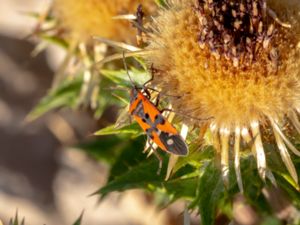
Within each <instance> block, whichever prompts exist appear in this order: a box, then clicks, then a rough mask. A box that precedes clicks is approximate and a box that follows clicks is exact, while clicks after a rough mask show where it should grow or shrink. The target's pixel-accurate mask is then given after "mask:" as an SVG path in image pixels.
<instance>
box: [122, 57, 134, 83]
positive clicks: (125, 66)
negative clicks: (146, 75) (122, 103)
mask: <svg viewBox="0 0 300 225" xmlns="http://www.w3.org/2000/svg"><path fill="white" fill-rule="evenodd" d="M123 63H124V68H125V70H126V73H127V76H128V78H129V80H130V83H131V85H132V86H133V87H135V84H134V82H133V80H132V78H131V76H130V74H129V72H128V67H127V63H126V58H125V52H124V51H123Z"/></svg>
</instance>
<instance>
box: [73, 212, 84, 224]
mask: <svg viewBox="0 0 300 225" xmlns="http://www.w3.org/2000/svg"><path fill="white" fill-rule="evenodd" d="M82 217H83V212H82V213H81V214H80V216H79V218H78V219H77V220H76V221H75V223H73V225H81V221H82Z"/></svg>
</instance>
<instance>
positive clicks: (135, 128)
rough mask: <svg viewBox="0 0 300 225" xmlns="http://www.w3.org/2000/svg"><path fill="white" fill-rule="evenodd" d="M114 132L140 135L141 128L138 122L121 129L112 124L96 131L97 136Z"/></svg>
mask: <svg viewBox="0 0 300 225" xmlns="http://www.w3.org/2000/svg"><path fill="white" fill-rule="evenodd" d="M112 134H131V135H135V136H139V135H140V134H141V128H140V126H139V125H138V124H137V123H133V124H130V125H128V126H125V127H121V128H119V129H117V128H115V125H111V126H108V127H105V128H103V129H101V130H98V131H96V132H95V135H97V136H102V135H112Z"/></svg>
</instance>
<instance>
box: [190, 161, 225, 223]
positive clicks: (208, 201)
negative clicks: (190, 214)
mask: <svg viewBox="0 0 300 225" xmlns="http://www.w3.org/2000/svg"><path fill="white" fill-rule="evenodd" d="M224 190H225V189H224V183H223V180H222V176H221V172H220V169H218V168H216V167H215V165H214V163H213V162H212V163H209V164H208V166H207V167H206V168H205V171H204V173H203V175H202V176H200V180H199V187H198V192H197V197H196V202H197V201H198V206H199V212H200V215H201V221H202V223H203V225H213V224H214V221H215V216H216V210H217V206H218V204H219V203H220V201H221V198H222V196H223V195H224Z"/></svg>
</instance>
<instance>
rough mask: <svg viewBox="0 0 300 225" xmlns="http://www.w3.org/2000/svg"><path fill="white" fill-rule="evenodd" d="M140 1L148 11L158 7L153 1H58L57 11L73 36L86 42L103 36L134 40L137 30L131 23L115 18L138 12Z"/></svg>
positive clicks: (62, 22) (55, 2) (56, 3)
mask: <svg viewBox="0 0 300 225" xmlns="http://www.w3.org/2000/svg"><path fill="white" fill-rule="evenodd" d="M140 3H142V4H143V6H144V9H145V11H146V12H153V11H154V9H155V3H153V1H151V0H143V1H141V0H76V1H74V0H54V1H53V13H54V14H55V16H56V18H58V19H59V23H60V24H61V27H62V28H63V29H64V30H65V31H66V32H67V34H68V36H69V37H71V38H76V39H79V40H82V41H85V40H88V39H89V38H90V37H91V36H100V37H104V38H111V39H113V40H115V41H125V42H132V43H134V40H135V30H134V29H132V30H131V29H130V27H132V25H131V24H130V22H128V21H121V20H115V19H113V17H114V16H118V15H123V14H134V13H135V11H136V9H137V6H138V5H139V4H140Z"/></svg>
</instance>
